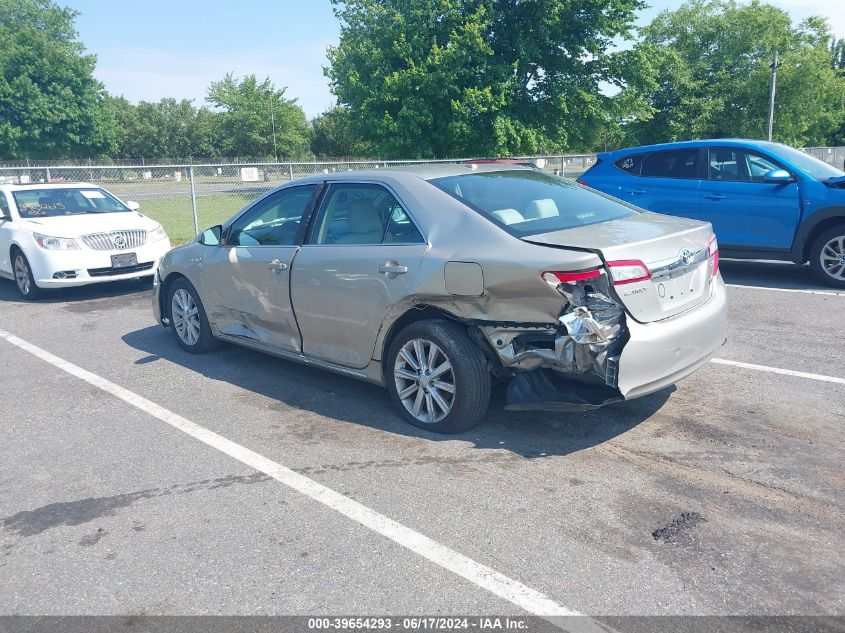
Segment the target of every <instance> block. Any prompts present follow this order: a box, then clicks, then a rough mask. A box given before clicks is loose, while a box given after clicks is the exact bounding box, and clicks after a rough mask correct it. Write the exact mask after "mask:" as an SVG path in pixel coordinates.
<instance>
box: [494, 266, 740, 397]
mask: <svg viewBox="0 0 845 633" xmlns="http://www.w3.org/2000/svg"><path fill="white" fill-rule="evenodd" d="M597 294H598V295H601V294H603V293H601V292H599V293H597ZM592 299H594V297H592ZM590 307H591V308H592V309H590V308H574V309H569V310H567V312H566V313H565V314H564V315H563V316H561V317H560V319H559V322H558V323H555V324H547V325H543V324H515V323H514V324H483V325H481V324H480V325H479V330H480V331H481V332H482V333H483V334H484V336H485V337H486V339H487V340H488V342H489V343H490V345H491V347H492V348H493V350H494V352H495V353H496V355H497V356H498V360H499V361H500V363H501V365H502V367H503V368H504V369H505V370H506V371H508V372H509V373H510V375H511V377H512V378H511V381H510V383H509V385H508V404H507V408H508V409H511V410H554V411H585V410H590V409H595V408H598V407H601V406H604V405H606V404H609V403H611V402H618V401H621V400H629V399H632V398H637V397H640V396H644V395H646V394H649V393H652V392H655V391H659V390H660V389H663V388H664V387H667V386H669V385H671V384H674V383H675V382H677V381H678V380H680V379H682V378H684V377H685V376H687V375H689V374H691V373H692V372H694V371H695V370H696V369H698V368H699V367H701V366H702V365H704V364H705V363H706V362H708V361H709V360H710V358H711V357H712V356H713V355H714V354H715V352H716V351H717V350H718V349H719V348H720V347H721V346H722V345H723V344H724V342H725V340H726V334H727V310H726V292H725V285H724V283H723V282H722V280H721V277H717V278H716V279H715V280H714V283H713V288H712V290H711V296H710V298H709V299H708V300H707V302H706V303H704V304H702V305H699V306H697V307H696V308H694V309H692V310H690V311H688V312H686V313H684V314H681V315H678V316H676V317H673V318H670V319H665V320H663V321H657V322H653V323H645V324H643V323H638V322H636V321H634V320H633V319H630V318H627V319H626V317H625V314H624V312H622V311H621V310H619V311H618V312H614V310H613V309H612V308H611V307H610V306H608V305H597V304H596V303H595V301H593V303H592V304H591V306H590Z"/></svg>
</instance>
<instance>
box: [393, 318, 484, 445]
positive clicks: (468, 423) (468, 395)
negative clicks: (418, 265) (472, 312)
mask: <svg viewBox="0 0 845 633" xmlns="http://www.w3.org/2000/svg"><path fill="white" fill-rule="evenodd" d="M384 367H385V372H384V374H385V376H384V378H385V383H386V386H387V389H388V391H390V397H391V400H393V402H394V404H395V405H396V406H397V408H398V409H399V411H400V412H401V413H402V415H403V416H404V417H405V419H406V420H408V422H410V423H411V424H413V425H415V426H418V427H420V428H423V429H426V430H429V431H434V432H437V433H461V432H463V431H466V430H467V429H469V428H471V427H473V426H474V425H476V424H478V422H479V421H480V420H481V418H482V417H483V416H484V413H485V412H486V411H487V406H488V404H489V402H490V372H489V370H488V367H487V359H486V357H485V356H484V354H483V353H482V351H481V350H480V349H479V348H478V346H477V345H476V344H475V343H474V342H473V341H472V339H470V337H469V335H468V334H467V332H466V329H465V328H464V327H463V326H461V325H460V324H458V323H453V322H451V321H446V320H440V319H432V320H426V321H417V322H416V323H412V324H410V325H409V326H407V327H406V328H405V329H403V330H402V331H401V332H399V334H397V335H396V337H395V338H394V339H393V341H392V342H391V344H390V348H389V350H388V353H387V357H386V358H385V365H384Z"/></svg>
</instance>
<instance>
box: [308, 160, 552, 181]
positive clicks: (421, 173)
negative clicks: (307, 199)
mask: <svg viewBox="0 0 845 633" xmlns="http://www.w3.org/2000/svg"><path fill="white" fill-rule="evenodd" d="M496 171H536V170H535V169H532V168H531V167H523V166H521V165H503V164H490V165H478V164H471V165H470V164H449V163H440V164H433V165H391V166H390V167H382V168H379V169H361V170H356V171H338V172H330V173H328V174H324V173H320V174H314V175H313V176H306V177H305V178H298V179H296V181H294V182H298V183H302V182H313V181H321V180H385V179H391V178H397V179H402V178H409V177H415V178H420V179H422V180H432V179H434V178H447V177H449V176H462V175H466V174H473V173H486V172H496Z"/></svg>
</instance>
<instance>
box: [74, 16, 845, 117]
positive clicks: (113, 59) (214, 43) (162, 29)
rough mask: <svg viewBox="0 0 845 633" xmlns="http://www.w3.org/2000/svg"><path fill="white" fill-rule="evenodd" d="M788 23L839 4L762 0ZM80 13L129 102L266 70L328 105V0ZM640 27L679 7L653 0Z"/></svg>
mask: <svg viewBox="0 0 845 633" xmlns="http://www.w3.org/2000/svg"><path fill="white" fill-rule="evenodd" d="M770 1H771V2H772V4H775V5H777V6H780V7H783V8H784V9H786V10H788V11H789V12H790V13H791V14H792V16H793V18H794V19H796V20H800V19H803V18H804V17H806V16H808V15H825V16H827V17H828V18H829V19H830V21H831V24H832V26H833V30H834V32H836V33H838V34H839V35H840V36H845V2H842V0H770ZM59 3H60V4H64V5H66V6H69V7H71V8H73V9H76V10H77V11H79V12H80V16H79V18H78V19H77V28H78V30H79V34H80V37H81V39H82V41H83V42H84V43H85V46H86V47H87V48H88V50H89V51H90V52H93V53H96V55H97V70H96V72H95V74H96V76H97V78H98V79H100V81H102V82H103V83H104V84H105V86H106V89H107V90H108V91H109V92H111V93H113V94H122V95H123V96H125V97H126V98H127V99H129V100H131V101H136V102H137V101H139V100H141V99H144V100H147V101H157V100H159V99H161V98H162V97H176V98H180V99H181V98H188V99H194V100H195V101H196V102H197V103H198V104H201V103H202V102H203V99H204V97H205V91H206V88H207V87H208V84H209V83H210V82H212V81H214V80H216V79H220V78H221V77H222V76H223V75H224V74H226V73H227V72H234V73H235V74H236V75H239V76H242V75H245V74H255V75H258V77H259V78H264V77H265V76H269V77H270V79H271V80H272V81H273V82H275V83H276V85H277V86H287V87H288V92H287V96H288V97H296V98H297V99H298V101H299V104H300V105H301V106H302V107H303V109H304V110H305V113H306V114H307V115H308V116H309V117H313V116H315V115H317V114H319V113H320V112H323V111H324V110H326V109H327V108H329V107H330V106H331V105H332V104H333V103H334V98H333V96H332V94H331V92H330V91H329V86H328V82H327V80H326V78H325V77H324V76H323V72H322V67H323V66H324V65H326V63H327V61H326V47H327V46H329V45H330V44H333V43H336V42H337V39H338V34H339V25H338V22H337V20H336V19H335V17H334V14H333V13H332V8H331V5H330V3H329V1H328V0H248V1H242V2H238V0H203V1H202V2H199V1H193V0H182V1H181V2H174V1H173V0H169V1H165V0H143V2H139V1H137V0H136V1H129V0H59ZM651 4H652V7H651V8H650V9H648V10H646V11H644V12H642V14H641V15H640V18H639V22H640V23H641V24H642V23H647V22H648V21H649V20H650V19H651V18H652V17H654V15H655V14H656V13H657V12H658V11H659V10H661V9H665V8H675V7H677V6H678V5H679V4H680V3H679V2H670V1H666V0H654V1H653V2H652V3H651Z"/></svg>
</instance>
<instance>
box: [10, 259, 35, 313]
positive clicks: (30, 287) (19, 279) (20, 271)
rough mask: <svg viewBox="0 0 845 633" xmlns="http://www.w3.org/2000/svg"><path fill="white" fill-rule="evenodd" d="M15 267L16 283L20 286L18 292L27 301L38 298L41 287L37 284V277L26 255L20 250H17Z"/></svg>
mask: <svg viewBox="0 0 845 633" xmlns="http://www.w3.org/2000/svg"><path fill="white" fill-rule="evenodd" d="M13 269H14V273H15V284H16V285H17V287H18V292H20V293H21V296H22V297H23V298H24V299H26V300H27V301H32V300H33V299H36V298H37V297H38V296H39V294H40V291H41V289H40V288H39V287H38V286H37V285H36V283H35V278H34V277H33V276H32V268H31V267H30V266H29V261H28V260H27V259H26V256H25V255H24V254H23V253H22V252H20V251H15V254H14V264H13Z"/></svg>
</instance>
